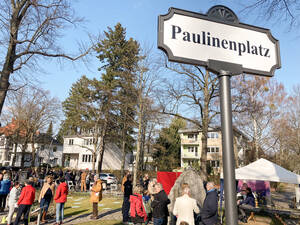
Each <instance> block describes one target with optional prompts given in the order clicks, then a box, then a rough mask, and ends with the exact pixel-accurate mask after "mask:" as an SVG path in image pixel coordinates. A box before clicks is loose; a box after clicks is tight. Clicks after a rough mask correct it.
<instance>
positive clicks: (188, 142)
mask: <svg viewBox="0 0 300 225" xmlns="http://www.w3.org/2000/svg"><path fill="white" fill-rule="evenodd" d="M198 143H199V142H198V139H181V144H183V145H184V144H198Z"/></svg>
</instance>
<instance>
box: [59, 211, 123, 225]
mask: <svg viewBox="0 0 300 225" xmlns="http://www.w3.org/2000/svg"><path fill="white" fill-rule="evenodd" d="M121 210H122V209H121V208H119V209H113V210H109V211H107V212H105V213H102V214H100V215H99V216H98V219H100V218H102V217H104V216H108V215H111V214H114V213H116V212H119V211H121ZM85 211H88V210H81V211H76V212H75V213H76V214H74V213H73V216H74V215H77V214H79V213H82V212H85ZM70 214H72V213H70ZM70 214H68V215H66V216H70ZM90 215H92V213H85V214H82V215H79V216H76V217H73V218H70V219H67V218H66V221H65V223H70V222H72V221H75V220H77V219H81V218H85V217H88V216H90ZM87 221H91V220H90V218H87ZM95 221H97V220H95ZM115 225H123V223H120V222H118V223H115Z"/></svg>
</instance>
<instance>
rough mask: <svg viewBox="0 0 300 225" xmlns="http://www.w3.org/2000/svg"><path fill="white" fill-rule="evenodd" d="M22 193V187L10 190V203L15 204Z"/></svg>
mask: <svg viewBox="0 0 300 225" xmlns="http://www.w3.org/2000/svg"><path fill="white" fill-rule="evenodd" d="M19 195H20V189H19V188H16V187H13V188H12V189H11V190H10V192H9V198H8V205H9V206H15V204H16V203H17V201H18V198H19Z"/></svg>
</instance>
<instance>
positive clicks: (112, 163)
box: [63, 135, 133, 170]
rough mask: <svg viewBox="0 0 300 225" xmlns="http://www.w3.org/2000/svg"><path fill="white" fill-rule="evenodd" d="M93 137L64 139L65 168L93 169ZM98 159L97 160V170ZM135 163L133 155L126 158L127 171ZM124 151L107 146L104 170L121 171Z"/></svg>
mask: <svg viewBox="0 0 300 225" xmlns="http://www.w3.org/2000/svg"><path fill="white" fill-rule="evenodd" d="M89 149H93V137H92V136H89V135H69V136H65V137H64V145H63V166H64V167H67V168H73V169H89V170H91V169H92V167H93V156H92V151H91V150H89ZM98 160H99V159H98V158H97V159H96V168H97V162H98ZM132 161H133V156H132V154H131V153H129V154H127V155H126V157H125V169H127V170H128V169H130V166H131V164H132ZM121 164H122V151H121V149H120V148H118V146H117V145H116V144H112V143H107V144H105V151H104V156H103V164H102V169H104V170H109V169H112V170H120V169H121Z"/></svg>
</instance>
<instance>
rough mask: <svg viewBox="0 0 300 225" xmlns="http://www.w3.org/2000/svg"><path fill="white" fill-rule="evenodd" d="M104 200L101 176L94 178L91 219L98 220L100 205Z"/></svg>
mask: <svg viewBox="0 0 300 225" xmlns="http://www.w3.org/2000/svg"><path fill="white" fill-rule="evenodd" d="M101 200H102V181H101V179H99V175H98V174H97V175H95V176H94V184H93V187H92V189H91V202H92V203H93V214H92V216H91V219H94V220H96V219H97V218H98V203H99V202H100V201H101Z"/></svg>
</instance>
